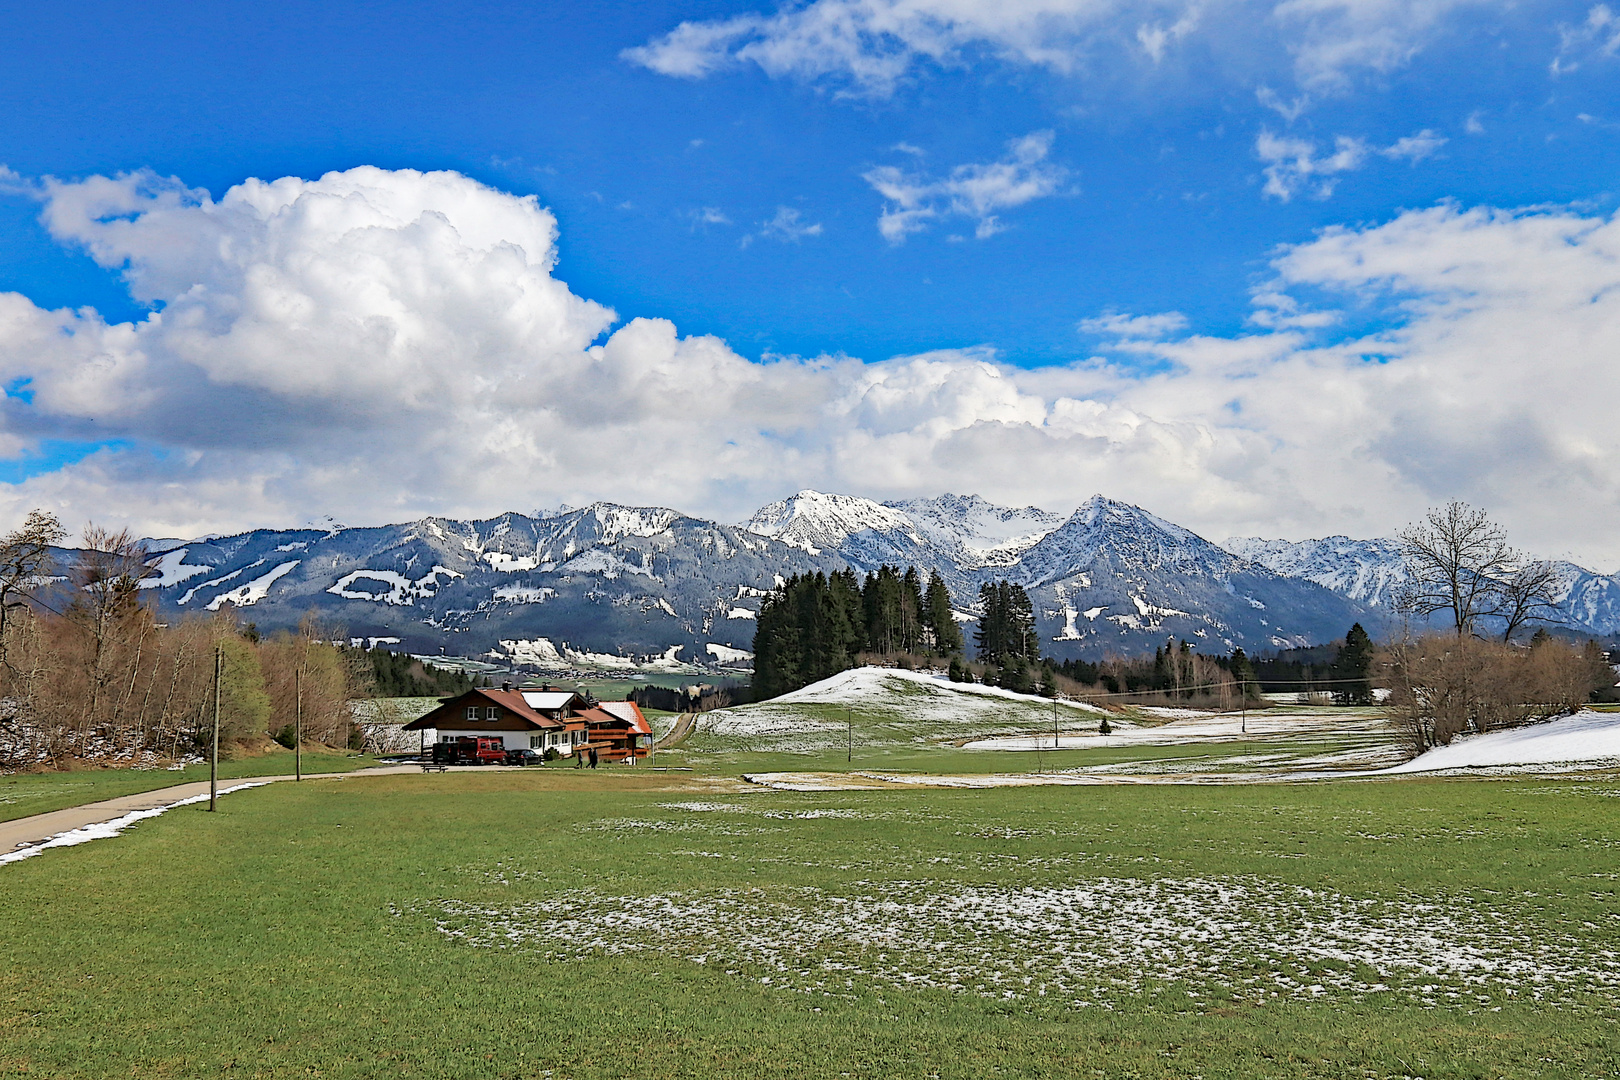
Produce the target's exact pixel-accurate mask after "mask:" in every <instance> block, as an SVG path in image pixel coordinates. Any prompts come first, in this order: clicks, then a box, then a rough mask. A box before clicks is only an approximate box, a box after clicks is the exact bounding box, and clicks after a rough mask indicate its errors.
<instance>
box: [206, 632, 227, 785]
mask: <svg viewBox="0 0 1620 1080" xmlns="http://www.w3.org/2000/svg"><path fill="white" fill-rule="evenodd" d="M224 657H225V646H224V644H223V643H222V642H218V641H216V642H214V743H213V749H212V751H211V752H210V753H209V755H208V812H209V813H210V814H212V813H213V812H214V804H215V803H216V802H218V801H219V681H220V669H221V668H222V667H223V666H224V662H225V661H224Z"/></svg>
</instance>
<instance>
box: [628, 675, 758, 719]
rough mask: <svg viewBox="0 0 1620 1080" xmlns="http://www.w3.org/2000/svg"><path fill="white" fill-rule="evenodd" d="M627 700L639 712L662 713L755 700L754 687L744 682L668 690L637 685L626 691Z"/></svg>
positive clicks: (722, 706)
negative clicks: (656, 710)
mask: <svg viewBox="0 0 1620 1080" xmlns="http://www.w3.org/2000/svg"><path fill="white" fill-rule="evenodd" d="M630 700H631V701H634V702H635V703H636V704H637V705H639V706H641V707H642V708H643V709H658V710H660V711H662V712H708V711H709V710H711V709H725V708H729V707H730V706H732V705H747V704H749V703H751V702H753V701H755V700H758V699H757V697H756V695H755V690H754V687H753V686H752V685H751V684H749V683H745V682H724V683H721V684H719V685H718V686H715V685H711V684H709V683H702V684H698V685H692V686H682V687H678V688H670V687H667V686H640V687H636V688H635V689H634V690H631V691H630Z"/></svg>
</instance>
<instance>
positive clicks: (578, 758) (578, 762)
mask: <svg viewBox="0 0 1620 1080" xmlns="http://www.w3.org/2000/svg"><path fill="white" fill-rule="evenodd" d="M584 767H585V755H584V754H582V753H580V752H579V751H578V750H575V751H574V768H576V769H582V768H584Z"/></svg>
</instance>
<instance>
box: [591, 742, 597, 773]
mask: <svg viewBox="0 0 1620 1080" xmlns="http://www.w3.org/2000/svg"><path fill="white" fill-rule="evenodd" d="M591 768H593V769H594V768H596V747H594V746H593V747H591Z"/></svg>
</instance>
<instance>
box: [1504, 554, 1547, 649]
mask: <svg viewBox="0 0 1620 1080" xmlns="http://www.w3.org/2000/svg"><path fill="white" fill-rule="evenodd" d="M1559 584H1560V582H1559V579H1558V570H1557V568H1555V567H1554V566H1553V564H1552V563H1549V562H1528V563H1525V564H1524V565H1522V566H1520V567H1518V568H1517V569H1515V570H1513V571H1511V572H1510V573H1508V574H1507V576H1505V577H1503V578H1502V579H1501V580H1500V581H1498V582H1497V583H1496V605H1495V608H1494V610H1492V611H1491V612H1490V614H1492V615H1495V616H1497V617H1498V618H1500V619H1501V620H1502V640H1503V641H1512V640H1513V635H1514V633H1516V632H1517V631H1518V630H1519V628H1520V627H1522V626H1524V625H1525V624H1526V623H1532V622H1546V623H1555V622H1560V621H1562V620H1561V616H1560V615H1559V611H1558V601H1557V600H1556V599H1555V597H1556V595H1557V592H1558V586H1559Z"/></svg>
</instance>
